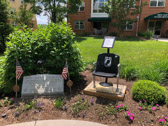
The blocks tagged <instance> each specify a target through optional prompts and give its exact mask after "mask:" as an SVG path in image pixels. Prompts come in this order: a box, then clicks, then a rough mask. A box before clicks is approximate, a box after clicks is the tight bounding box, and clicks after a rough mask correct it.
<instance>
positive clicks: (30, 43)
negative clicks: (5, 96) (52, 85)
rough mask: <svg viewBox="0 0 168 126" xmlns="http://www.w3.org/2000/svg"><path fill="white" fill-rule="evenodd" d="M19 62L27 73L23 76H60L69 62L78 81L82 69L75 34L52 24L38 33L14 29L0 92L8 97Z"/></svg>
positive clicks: (71, 71) (8, 45) (72, 74)
mask: <svg viewBox="0 0 168 126" xmlns="http://www.w3.org/2000/svg"><path fill="white" fill-rule="evenodd" d="M16 58H17V59H18V60H19V62H20V64H21V66H22V68H23V70H24V76H26V75H33V74H39V73H45V74H61V72H62V69H63V67H64V64H65V60H66V59H67V61H68V67H69V73H70V76H71V79H78V77H79V72H80V71H81V70H82V67H83V62H82V58H81V55H80V50H79V48H78V45H77V42H76V41H74V33H73V32H72V30H71V28H70V27H69V25H67V24H66V23H64V22H63V23H60V24H53V23H51V24H49V25H48V26H47V27H39V28H38V29H37V30H35V31H32V29H28V28H23V29H22V30H16V29H15V31H14V32H13V33H12V34H10V36H9V41H8V42H7V50H6V52H5V62H4V64H3V71H2V75H1V77H2V81H1V83H0V89H3V91H4V92H5V93H11V92H12V87H13V85H15V83H14V82H15V78H16V77H15V76H16V75H15V73H16V72H15V70H16V66H15V64H16ZM41 59H42V60H45V61H46V63H45V64H44V65H43V66H42V67H41V66H39V65H37V61H38V60H41ZM21 82H22V80H21V81H19V85H20V86H21Z"/></svg>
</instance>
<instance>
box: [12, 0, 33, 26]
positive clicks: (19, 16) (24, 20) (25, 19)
mask: <svg viewBox="0 0 168 126" xmlns="http://www.w3.org/2000/svg"><path fill="white" fill-rule="evenodd" d="M11 17H12V18H13V20H15V21H16V22H17V23H18V24H19V25H21V26H23V25H26V26H28V27H33V22H32V19H33V12H32V10H31V9H28V8H27V4H26V3H25V4H23V5H21V6H20V8H19V11H18V12H15V13H14V14H13V15H12V16H11Z"/></svg>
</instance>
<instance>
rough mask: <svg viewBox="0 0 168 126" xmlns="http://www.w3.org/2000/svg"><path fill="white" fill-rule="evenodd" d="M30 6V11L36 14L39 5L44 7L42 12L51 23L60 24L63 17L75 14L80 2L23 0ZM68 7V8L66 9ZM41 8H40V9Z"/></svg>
mask: <svg viewBox="0 0 168 126" xmlns="http://www.w3.org/2000/svg"><path fill="white" fill-rule="evenodd" d="M25 1H26V2H30V3H31V4H32V10H35V11H34V12H35V13H37V12H39V11H38V10H40V7H39V6H37V5H38V4H39V3H40V4H41V5H42V6H43V7H44V11H45V12H46V13H45V15H47V16H48V17H49V18H50V20H51V22H53V23H58V22H61V21H62V20H63V19H64V17H65V16H67V15H68V14H72V13H77V11H78V7H79V6H80V5H81V3H82V0H25ZM67 6H68V7H67ZM41 8H42V7H41Z"/></svg>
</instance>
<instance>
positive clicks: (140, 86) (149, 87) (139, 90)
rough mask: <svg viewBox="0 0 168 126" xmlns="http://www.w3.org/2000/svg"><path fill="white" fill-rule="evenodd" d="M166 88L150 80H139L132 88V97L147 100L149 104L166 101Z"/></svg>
mask: <svg viewBox="0 0 168 126" xmlns="http://www.w3.org/2000/svg"><path fill="white" fill-rule="evenodd" d="M165 95H166V88H164V87H162V86H160V85H159V84H158V83H156V82H153V81H149V80H139V81H138V82H135V83H134V84H133V87H132V96H133V98H134V99H135V100H137V101H138V100H143V99H145V100H146V102H147V103H149V104H152V103H153V104H156V103H159V102H162V103H163V102H164V101H165Z"/></svg>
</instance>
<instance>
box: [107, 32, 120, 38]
mask: <svg viewBox="0 0 168 126" xmlns="http://www.w3.org/2000/svg"><path fill="white" fill-rule="evenodd" d="M108 35H109V36H115V37H117V36H118V33H117V32H110V33H109V34H108Z"/></svg>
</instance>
